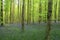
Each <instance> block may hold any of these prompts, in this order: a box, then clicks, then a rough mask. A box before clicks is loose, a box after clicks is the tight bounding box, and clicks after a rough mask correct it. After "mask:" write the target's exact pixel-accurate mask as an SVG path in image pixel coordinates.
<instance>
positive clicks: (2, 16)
mask: <svg viewBox="0 0 60 40" xmlns="http://www.w3.org/2000/svg"><path fill="white" fill-rule="evenodd" d="M0 16H1V19H0V20H1V26H3V25H4V24H3V0H1V15H0Z"/></svg>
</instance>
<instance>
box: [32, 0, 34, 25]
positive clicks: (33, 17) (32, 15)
mask: <svg viewBox="0 0 60 40" xmlns="http://www.w3.org/2000/svg"><path fill="white" fill-rule="evenodd" d="M32 20H33V24H34V0H33V13H32Z"/></svg>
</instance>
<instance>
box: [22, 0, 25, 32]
mask: <svg viewBox="0 0 60 40" xmlns="http://www.w3.org/2000/svg"><path fill="white" fill-rule="evenodd" d="M24 4H25V0H23V4H22V31H24V12H25V11H24V6H25V5H24Z"/></svg>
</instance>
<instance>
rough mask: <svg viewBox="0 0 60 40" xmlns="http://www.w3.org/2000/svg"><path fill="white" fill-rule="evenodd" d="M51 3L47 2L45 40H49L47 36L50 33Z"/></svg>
mask: <svg viewBox="0 0 60 40" xmlns="http://www.w3.org/2000/svg"><path fill="white" fill-rule="evenodd" d="M52 1H53V0H48V13H47V30H46V37H45V39H46V40H49V37H50V36H49V35H50V31H51V15H52Z"/></svg>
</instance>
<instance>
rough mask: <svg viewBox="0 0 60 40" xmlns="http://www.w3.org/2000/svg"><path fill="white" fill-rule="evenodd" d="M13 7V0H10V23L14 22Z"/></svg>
mask: <svg viewBox="0 0 60 40" xmlns="http://www.w3.org/2000/svg"><path fill="white" fill-rule="evenodd" d="M14 9H15V5H14V0H11V2H10V23H13V22H14Z"/></svg>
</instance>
